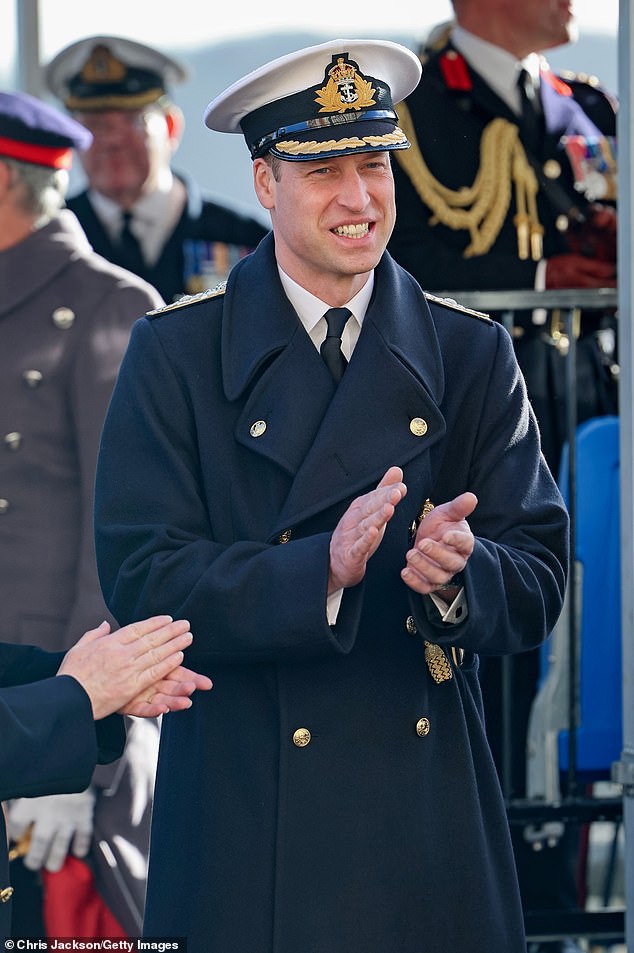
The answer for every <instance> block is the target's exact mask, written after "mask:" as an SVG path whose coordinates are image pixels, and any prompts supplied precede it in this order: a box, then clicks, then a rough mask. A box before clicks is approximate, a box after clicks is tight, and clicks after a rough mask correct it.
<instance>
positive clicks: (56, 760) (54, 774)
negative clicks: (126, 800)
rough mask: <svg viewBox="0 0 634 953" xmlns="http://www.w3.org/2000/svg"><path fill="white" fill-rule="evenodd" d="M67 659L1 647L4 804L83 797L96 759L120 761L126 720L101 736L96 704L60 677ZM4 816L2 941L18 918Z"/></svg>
mask: <svg viewBox="0 0 634 953" xmlns="http://www.w3.org/2000/svg"><path fill="white" fill-rule="evenodd" d="M62 658H63V653H59V654H56V653H51V652H43V651H42V650H41V649H38V648H34V647H31V646H27V645H7V644H6V643H5V642H0V738H1V739H2V743H1V744H0V801H6V800H10V799H12V798H17V797H36V796H38V795H41V794H62V793H68V792H73V791H83V790H84V789H85V788H86V787H88V785H89V784H90V779H91V775H92V772H93V770H94V767H95V764H96V762H97V759H98V758H99V760H101V761H112V760H113V759H114V758H117V757H119V755H120V754H121V752H122V750H123V742H124V740H125V734H124V728H123V720H122V719H121V718H108V719H104V720H103V721H102V722H99V723H98V725H99V727H98V731H95V722H94V721H93V718H92V710H91V707H90V699H89V698H88V695H87V694H86V692H85V691H84V689H83V688H82V686H81V685H80V684H79V682H78V681H77V680H76V679H74V678H70V677H68V676H60V677H59V678H56V677H53V676H55V673H56V672H57V669H58V668H59V666H60V663H61V661H62ZM6 845H7V837H6V832H5V827H4V815H3V813H2V811H1V810H0V939H2V938H4V937H6V936H9V927H10V920H11V903H10V893H11V891H10V888H9V886H8V879H9V864H8V859H7V848H6Z"/></svg>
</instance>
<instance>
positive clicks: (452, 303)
mask: <svg viewBox="0 0 634 953" xmlns="http://www.w3.org/2000/svg"><path fill="white" fill-rule="evenodd" d="M425 297H426V298H427V300H428V301H432V302H433V303H434V304H442V305H444V306H445V308H451V310H452V311H462V313H463V314H469V315H471V317H472V318H477V319H478V320H479V321H486V323H487V324H493V321H492V320H491V318H490V317H489V315H488V314H486V313H485V312H484V311H475V310H474V309H473V308H465V306H464V305H463V304H460V302H459V301H456V299H455V298H439V297H438V295H434V294H432V293H431V291H426V292H425Z"/></svg>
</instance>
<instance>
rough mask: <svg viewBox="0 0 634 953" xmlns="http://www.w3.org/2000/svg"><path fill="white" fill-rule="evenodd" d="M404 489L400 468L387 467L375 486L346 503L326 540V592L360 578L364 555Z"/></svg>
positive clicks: (369, 551)
mask: <svg viewBox="0 0 634 953" xmlns="http://www.w3.org/2000/svg"><path fill="white" fill-rule="evenodd" d="M406 493H407V487H406V486H405V484H404V483H403V471H402V470H401V469H400V467H390V469H389V470H388V471H387V473H386V474H385V476H384V477H383V479H382V480H381V482H380V483H379V485H378V486H377V488H376V489H375V490H371V491H370V493H366V494H365V495H364V496H359V497H357V499H356V500H354V501H353V502H352V503H351V504H350V506H349V507H348V509H347V510H346V512H345V513H344V514H343V516H342V517H341V519H340V520H339V522H338V523H337V525H336V527H335V530H334V532H333V534H332V539H331V540H330V574H329V577H328V594H329V595H330V594H331V593H333V592H336V591H337V590H338V589H346V588H348V587H349V586H356V585H357V584H358V583H360V582H361V580H362V579H363V577H364V575H365V567H366V565H367V562H368V559H369V558H370V556H372V555H373V554H374V553H375V552H376V550H377V549H378V547H379V543H380V542H381V540H382V539H383V535H384V533H385V527H386V526H387V524H388V522H389V521H390V520H391V519H392V517H393V516H394V510H395V509H396V507H397V506H398V504H399V503H400V502H401V500H402V499H404V497H405V494H406Z"/></svg>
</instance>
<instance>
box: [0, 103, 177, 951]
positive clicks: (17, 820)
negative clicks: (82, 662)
mask: <svg viewBox="0 0 634 953" xmlns="http://www.w3.org/2000/svg"><path fill="white" fill-rule="evenodd" d="M90 138H91V137H90V133H89V132H88V131H87V130H86V129H84V128H83V127H82V126H80V125H79V124H78V123H77V122H76V121H75V120H73V119H71V118H70V117H68V116H66V115H64V114H63V113H61V112H59V111H58V110H57V109H54V108H52V107H51V106H48V105H46V104H44V103H42V102H40V101H39V100H37V99H34V98H33V97H31V96H27V95H25V94H21V93H1V94H0V287H2V296H1V297H0V361H1V373H0V434H1V435H2V436H1V440H2V453H1V454H0V580H1V582H0V592H1V595H2V598H1V600H0V604H1V607H2V611H1V612H0V640H1V641H4V642H9V643H20V644H23V643H30V644H33V645H37V646H40V647H41V648H44V649H48V650H49V651H63V650H64V649H67V648H68V647H69V646H70V645H72V643H73V642H74V641H75V639H76V638H77V633H78V632H81V631H85V630H86V629H89V628H91V627H92V626H93V625H94V621H95V619H103V618H106V617H107V618H109V620H110V621H111V622H112V621H114V620H113V619H112V617H110V616H107V609H106V606H105V605H104V602H103V598H102V595H101V590H100V587H99V581H98V579H97V570H96V566H95V557H94V544H93V525H92V507H93V484H94V475H95V466H96V457H97V447H98V443H99V435H100V431H101V425H102V422H103V417H104V414H105V410H106V407H107V404H108V401H109V399H110V394H111V392H112V386H113V384H114V380H115V377H116V374H117V371H118V368H119V363H120V361H121V358H122V356H123V353H124V351H125V348H126V345H127V342H128V337H129V334H130V328H131V327H132V324H133V323H134V321H135V319H136V318H137V317H139V315H141V314H143V313H144V312H146V311H147V310H148V309H151V308H155V307H156V306H157V305H160V304H162V303H163V299H162V298H161V297H160V295H159V294H158V292H157V291H156V290H155V289H154V288H153V287H151V286H150V285H148V284H147V283H146V282H145V281H143V280H142V279H140V278H138V277H137V276H136V275H133V274H131V273H130V272H127V271H124V270H123V269H122V268H119V267H116V266H114V265H112V264H111V263H110V262H108V261H106V260H105V259H104V258H101V257H100V256H98V255H96V254H95V253H94V252H93V251H92V249H91V248H90V245H89V244H88V242H87V240H86V236H85V235H84V233H83V232H82V230H81V228H80V226H79V223H78V222H77V219H76V218H75V216H74V215H73V214H72V212H70V211H68V210H66V209H63V208H61V207H62V206H63V204H64V193H65V189H66V186H67V182H68V171H67V170H68V168H69V166H70V162H71V158H72V150H73V148H77V149H83V148H86V147H87V146H88V145H89V142H90ZM60 209H61V211H60ZM141 738H143V739H145V741H146V744H145V745H141V744H140V739H141ZM157 745H158V725H157V723H156V722H152V721H149V722H146V721H144V722H142V723H141V722H133V723H132V724H131V726H130V746H129V747H128V748H126V754H125V756H124V758H123V759H122V760H121V761H120V762H119V763H118V764H117V765H116V766H113V767H112V768H107V769H101V768H100V769H98V772H97V773H96V775H95V779H94V784H93V785H92V786H91V787H90V789H88V790H87V791H85V792H82V793H81V794H74V795H72V796H69V798H68V799H66V800H60V799H59V798H45V799H40V798H35V799H28V800H16V801H13V802H12V804H11V806H10V809H9V819H10V828H11V830H12V832H14V833H15V834H16V835H17V834H18V833H19V832H21V831H22V830H24V829H26V828H27V827H28V826H29V824H30V823H31V822H35V824H36V826H37V827H38V835H40V834H41V835H42V836H43V831H44V830H46V831H48V836H49V842H50V843H52V842H53V840H54V838H55V835H56V832H58V831H59V830H60V829H62V828H63V829H65V830H71V831H75V830H78V829H79V828H81V830H82V831H83V832H84V833H87V834H88V835H90V832H91V831H92V830H93V820H94V823H95V824H96V825H97V829H98V830H100V832H101V833H100V836H99V838H96V837H95V838H93V839H92V841H91V843H92V847H93V848H94V852H93V860H95V862H97V863H99V864H101V867H100V868H99V869H100V870H101V871H102V873H103V875H104V881H103V883H104V884H105V885H106V888H107V890H108V891H109V893H108V901H109V905H110V906H111V907H112V906H115V907H116V911H117V919H118V920H119V921H121V920H122V921H123V926H124V927H125V928H126V929H128V930H129V931H130V932H131V933H132V934H135V933H136V932H138V928H139V923H140V919H141V916H142V902H143V896H144V890H145V876H144V873H143V863H142V862H141V863H138V862H137V861H136V858H141V859H142V858H144V857H145V858H146V859H147V849H148V838H149V815H150V810H151V798H150V796H149V794H150V791H151V783H152V781H153V772H154V764H155V761H154V752H155V751H156V747H157ZM133 752H134V754H133ZM140 752H142V756H140ZM133 782H134V783H133ZM135 790H136V791H137V800H136V801H135V805H136V806H135V811H136V813H135V815H134V816H133V813H134V812H133V806H132V805H133V792H134V791H135ZM139 805H142V809H141V808H140V807H139ZM115 832H116V834H117V836H118V837H119V838H120V840H119V843H121V844H124V846H125V845H127V847H128V852H127V854H126V852H125V851H124V852H123V853H122V854H121V855H120V856H119V855H117V860H118V862H119V866H118V868H116V866H115V868H114V869H113V868H112V866H109V864H108V863H107V862H106V858H104V857H103V856H102V853H101V851H100V849H99V848H98V846H97V845H98V842H99V841H102V842H104V843H106V844H109V843H112V837H113V836H114V834H115ZM132 852H134V853H135V863H134V864H133V865H132V867H129V866H128V863H127V861H126V857H127V858H128V859H129V858H130V855H131V853H132ZM108 859H109V858H108ZM61 860H63V858H62V859H61ZM61 860H60V859H59V858H58V859H57V861H56V862H55V863H53V862H52V861H50V860H49V859H48V858H47V856H46V852H44V854H40V856H39V858H36V856H35V852H34V851H32V852H31V853H30V856H29V857H27V858H26V864H27V868H28V867H32V868H37V867H40V866H42V865H43V866H46V867H48V868H49V869H48V872H47V874H46V880H47V884H48V886H47V890H49V888H50V889H53V888H54V886H55V884H56V883H61V881H60V880H59V877H60V875H59V874H58V873H56V872H51V870H52V869H53V868H55V869H56V868H57V867H58V866H59V864H60V863H61ZM13 866H14V881H15V883H16V887H19V888H20V885H21V884H22V882H23V881H27V882H28V883H29V884H30V885H31V886H32V887H33V890H34V893H35V898H34V901H33V903H28V902H27V901H26V899H25V898H26V896H27V890H26V886H25V888H24V889H21V888H20V889H16V899H15V911H14V922H15V924H16V929H17V930H18V931H21V932H22V935H37V934H40V933H42V932H43V924H42V923H41V922H40V906H41V904H40V900H39V892H40V891H39V883H38V881H39V876H38V877H36V876H35V875H33V874H32V873H31V871H30V870H29V869H25V868H23V867H22V861H21V860H16V862H15V864H14V865H13ZM139 871H141V873H140V875H139ZM56 878H57V879H56ZM64 883H65V881H64ZM121 883H123V884H124V885H125V891H123V892H122V891H121V890H120V888H119V886H117V885H118V884H121ZM66 896H67V898H72V896H73V891H72V889H69V890H68V891H67V893H66ZM124 897H125V898H127V899H124ZM129 898H134V902H133V905H132V906H133V912H132V913H130V912H128V911H129V909H130V905H129V903H128V899H129ZM135 904H136V906H135Z"/></svg>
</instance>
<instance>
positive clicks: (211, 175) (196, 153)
mask: <svg viewBox="0 0 634 953" xmlns="http://www.w3.org/2000/svg"><path fill="white" fill-rule="evenodd" d="M383 38H384V39H390V40H395V41H396V42H398V43H403V44H404V45H405V46H408V47H409V48H410V49H413V50H416V49H417V47H418V42H419V37H418V36H414V35H411V36H403V35H389V36H386V35H385V34H384V35H383ZM328 39H331V36H329V35H327V34H311V33H295V32H293V33H271V34H266V35H263V36H253V37H248V36H244V37H241V38H240V39H237V40H233V41H227V40H225V41H223V42H222V43H218V44H214V45H211V46H206V47H204V48H200V49H188V50H186V51H183V50H178V49H173V50H166V52H169V53H172V54H173V55H174V56H176V57H177V58H178V59H180V60H181V61H182V62H183V63H185V65H186V66H187V67H188V69H189V70H190V79H189V80H188V82H186V83H183V84H182V85H180V86H178V87H176V88H175V90H174V99H175V101H176V102H177V103H178V105H179V106H180V107H181V109H182V110H183V112H184V114H185V122H186V126H185V134H184V136H183V141H182V143H181V146H180V148H179V150H178V153H177V155H176V157H175V161H174V167H175V168H176V169H178V170H181V171H183V172H186V173H188V174H189V175H191V176H192V177H193V178H194V179H196V180H197V181H198V182H199V183H200V185H201V186H202V187H203V188H204V189H205V191H206V192H209V193H210V194H212V195H215V196H217V197H219V198H222V199H224V200H226V201H229V202H231V203H233V204H235V205H238V206H239V207H242V208H245V209H246V210H247V211H250V212H251V213H252V214H255V215H257V216H258V217H259V218H261V220H262V221H263V222H265V223H268V216H267V215H266V213H265V212H263V210H262V209H261V208H260V206H259V204H258V202H257V199H256V198H255V195H254V193H253V187H252V185H251V160H250V158H249V153H248V151H247V148H246V145H245V142H244V139H243V138H242V136H237V135H236V136H229V135H225V134H222V133H215V132H211V131H210V130H209V129H207V128H206V127H205V125H204V121H203V114H204V111H205V108H206V106H207V104H208V102H209V101H210V100H211V99H213V97H214V96H216V95H217V94H218V93H219V92H221V91H222V90H223V89H224V88H225V87H226V86H228V85H229V84H230V83H232V82H234V81H235V80H237V79H239V78H240V77H241V76H243V75H244V74H245V73H247V72H249V71H250V70H252V69H255V68H256V67H258V66H260V65H262V64H263V63H266V62H268V61H269V60H271V59H274V58H275V57H277V56H283V55H284V54H286V53H289V52H291V51H292V50H297V49H301V48H302V47H305V46H312V45H314V44H317V43H322V42H325V41H326V40H328ZM548 58H549V61H550V63H551V65H552V66H553V68H554V69H572V70H575V71H577V72H585V73H589V74H595V75H597V76H598V77H599V78H600V80H601V82H602V83H603V85H604V86H606V87H607V88H608V89H611V90H616V86H617V68H616V41H615V40H614V39H613V38H612V37H609V36H603V35H594V36H586V37H582V38H581V39H580V40H579V41H578V42H577V43H575V44H574V45H571V46H568V47H562V48H561V49H558V50H554V51H551V53H550V54H549V56H548ZM76 165H78V163H76ZM80 185H81V174H80V173H79V171H75V172H74V179H73V182H72V184H71V189H72V190H73V191H74V190H76V189H78V188H79V187H80Z"/></svg>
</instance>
